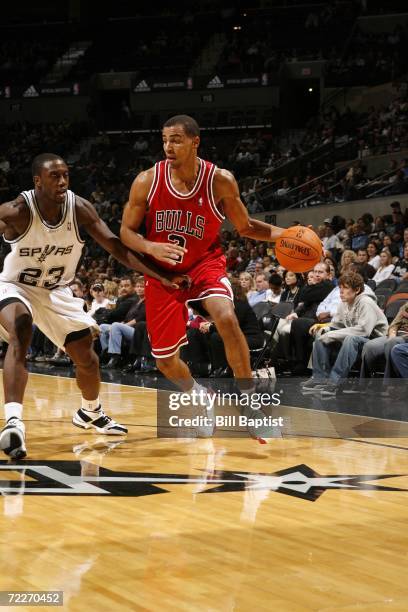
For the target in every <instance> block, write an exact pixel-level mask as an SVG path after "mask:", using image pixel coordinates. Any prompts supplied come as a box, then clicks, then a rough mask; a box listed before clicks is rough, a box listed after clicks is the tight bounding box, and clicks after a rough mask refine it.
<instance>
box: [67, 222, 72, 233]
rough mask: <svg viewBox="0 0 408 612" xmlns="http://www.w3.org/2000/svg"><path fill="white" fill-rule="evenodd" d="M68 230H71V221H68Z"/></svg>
mask: <svg viewBox="0 0 408 612" xmlns="http://www.w3.org/2000/svg"><path fill="white" fill-rule="evenodd" d="M67 230H68V231H69V232H70V231H71V221H68V223H67Z"/></svg>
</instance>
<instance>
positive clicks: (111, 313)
mask: <svg viewBox="0 0 408 612" xmlns="http://www.w3.org/2000/svg"><path fill="white" fill-rule="evenodd" d="M138 300H139V298H138V296H137V295H136V293H135V287H134V285H133V282H132V279H131V278H130V277H129V276H127V277H124V278H121V280H120V283H119V298H118V300H117V302H116V304H115V308H113V309H112V310H102V309H99V310H97V311H96V313H95V319H96V321H97V322H98V323H100V337H99V340H100V343H101V347H102V350H103V351H105V352H107V350H108V346H109V336H110V332H111V328H112V323H114V322H115V321H119V322H124V321H126V316H127V314H128V312H129V310H130V308H131V307H132V306H133V305H134V303H135V302H137V301H138Z"/></svg>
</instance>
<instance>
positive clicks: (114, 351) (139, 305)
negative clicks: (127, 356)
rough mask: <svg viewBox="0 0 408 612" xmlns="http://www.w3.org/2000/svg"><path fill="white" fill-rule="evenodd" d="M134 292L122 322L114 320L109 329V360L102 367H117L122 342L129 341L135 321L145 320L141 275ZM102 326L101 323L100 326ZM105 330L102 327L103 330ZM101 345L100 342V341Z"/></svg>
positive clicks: (119, 360)
mask: <svg viewBox="0 0 408 612" xmlns="http://www.w3.org/2000/svg"><path fill="white" fill-rule="evenodd" d="M135 294H136V296H137V298H138V299H136V300H134V301H133V302H132V305H131V306H130V308H129V310H128V311H127V313H126V316H125V317H124V319H123V322H120V321H114V322H113V323H112V325H111V327H110V330H109V339H108V354H109V357H110V359H109V361H108V363H106V364H105V365H103V366H102V368H113V369H114V368H117V367H118V365H119V364H120V362H121V354H122V349H123V346H122V342H123V340H125V341H127V342H128V343H130V342H131V340H132V338H133V334H134V328H135V326H136V323H139V322H140V321H145V320H146V309H145V301H144V279H143V278H142V277H141V278H139V279H138V280H137V281H136V284H135ZM102 327H103V326H102V325H101V328H102ZM105 331H106V330H105V329H104V332H105ZM101 345H102V342H101Z"/></svg>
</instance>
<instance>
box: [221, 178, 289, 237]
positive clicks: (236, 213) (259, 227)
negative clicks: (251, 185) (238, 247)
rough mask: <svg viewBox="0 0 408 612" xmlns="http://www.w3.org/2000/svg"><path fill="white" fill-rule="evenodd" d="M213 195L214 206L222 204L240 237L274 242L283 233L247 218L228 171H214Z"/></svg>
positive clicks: (280, 229) (267, 224) (281, 230)
mask: <svg viewBox="0 0 408 612" xmlns="http://www.w3.org/2000/svg"><path fill="white" fill-rule="evenodd" d="M214 195H215V201H216V204H217V205H218V204H222V207H223V210H224V214H225V216H226V217H227V218H228V219H229V220H230V221H231V223H232V224H233V225H234V227H235V228H236V229H237V230H238V233H239V235H240V236H245V237H246V238H253V239H254V240H265V241H270V242H274V241H275V240H277V239H278V238H279V236H280V235H281V234H282V232H283V231H284V230H283V229H282V228H281V227H277V226H276V225H270V224H269V223H264V222H263V221H259V220H258V219H251V218H250V217H249V215H248V211H247V209H246V207H245V205H244V204H243V202H242V200H241V197H240V194H239V189H238V184H237V181H236V180H235V178H234V176H233V175H232V174H231V172H229V171H228V170H223V169H217V170H216V173H215V176H214Z"/></svg>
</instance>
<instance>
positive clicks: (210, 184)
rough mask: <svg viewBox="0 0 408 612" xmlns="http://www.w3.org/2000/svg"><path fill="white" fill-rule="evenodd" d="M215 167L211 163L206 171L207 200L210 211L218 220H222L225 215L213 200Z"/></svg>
mask: <svg viewBox="0 0 408 612" xmlns="http://www.w3.org/2000/svg"><path fill="white" fill-rule="evenodd" d="M216 169H217V166H215V165H214V164H213V166H212V168H211V170H210V171H209V173H208V178H207V195H208V201H209V203H210V207H211V210H212V212H213V213H214V216H215V217H216V218H217V219H218V221H224V219H225V216H224V215H222V214H221V213H220V211H219V210H218V208H217V205H216V203H215V200H214V192H213V183H214V175H215V171H216Z"/></svg>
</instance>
